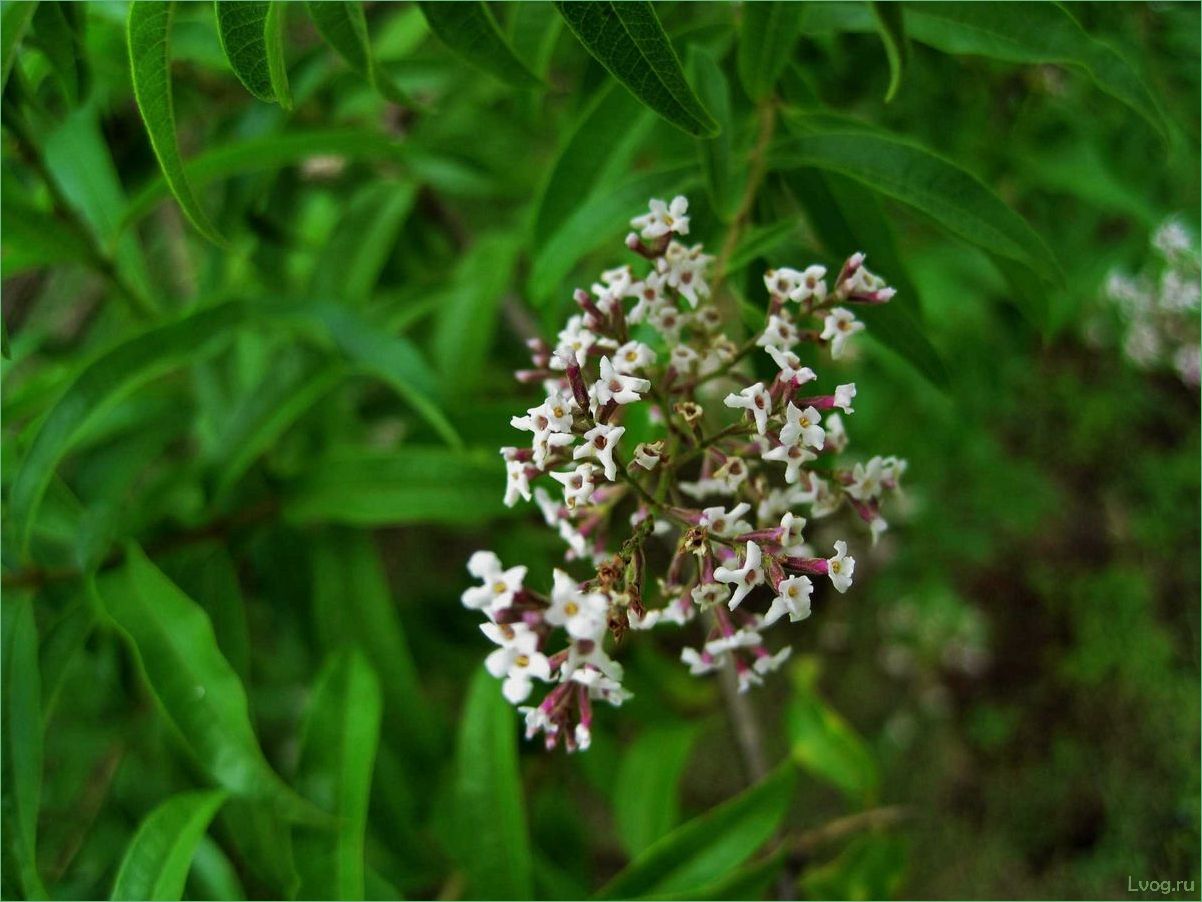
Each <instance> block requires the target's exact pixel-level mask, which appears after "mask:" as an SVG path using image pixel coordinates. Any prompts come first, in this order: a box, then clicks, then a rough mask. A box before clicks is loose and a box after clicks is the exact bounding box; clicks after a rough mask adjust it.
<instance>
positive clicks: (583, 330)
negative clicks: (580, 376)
mask: <svg viewBox="0 0 1202 902" xmlns="http://www.w3.org/2000/svg"><path fill="white" fill-rule="evenodd" d="M596 343H597V336H596V335H595V334H593V332H592V331H590V330H589V329H588V328H587V327H586V326H585V324H584V317H583V316H581V315H580V314H577V315H576V316H573V317H571V318H570V319H569V320H568V323H567V325H566V326H565V327H564V328H563V329H562V330H561V331H560V333H559V343H558V344H557V345H556V346H555V355H554V356H553V357H552V358H551V368H552V369H557V370H562V369H564V368H565V366H564V363H563V360H562V355H564V354H568V355H570V356H571V357H573V358H574V359H575V360H576V365H577V366H584V361H586V360H587V359H588V352H589V348H591V347H592V346H593V345H594V344H596Z"/></svg>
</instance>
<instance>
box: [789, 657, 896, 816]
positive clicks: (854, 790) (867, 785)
mask: <svg viewBox="0 0 1202 902" xmlns="http://www.w3.org/2000/svg"><path fill="white" fill-rule="evenodd" d="M792 673H793V698H792V699H791V700H790V702H789V706H788V708H787V709H786V711H785V724H786V729H787V732H788V736H789V742H790V746H791V749H792V751H791V754H792V757H793V760H794V761H795V762H796V763H797V765H798V766H800V767H803V768H805V769H806V770H808V771H810V772H811V773H813V774H814V775H816V776H818V777H820V778H822V779H823V780H826V781H827V782H828V783H831V784H832V785H834V786H836V787H838V788H839V789H840V790H841V791H842V792H843V793H844V794H846V795H847V796H848V798H850V799H853V800H854V801H857V802H865V803H867V802H871V801H872V800H873V799H874V798H875V797H876V794H877V789H878V787H879V785H880V775H879V773H878V771H877V766H876V761H875V760H874V759H873V757H872V753H871V752H869V750H868V747H867V746H866V745H865V744H864V740H862V739H861V738H860V737H859V735H858V734H857V733H856V732H855V730H853V729H852V728H851V727H850V726H849V725H848V723H847V721H845V720H844V719H843V718H842V717H840V716H839V713H838V712H837V711H835V710H834V709H832V708H831V707H830V706H829V705H827V704H826V702H824V701H823V700H822V698H821V697H820V696H819V695H818V692H817V690H816V688H815V686H814V683H815V681H816V680H817V671H816V667H815V666H814V665H813V664H812V662H810V661H807V660H801V661H798V662H797V665H796V666H795V667H794V668H793V671H792Z"/></svg>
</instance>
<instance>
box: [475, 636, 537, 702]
mask: <svg viewBox="0 0 1202 902" xmlns="http://www.w3.org/2000/svg"><path fill="white" fill-rule="evenodd" d="M484 666H485V667H486V668H487V669H488V672H489V673H491V674H492V675H493V676H494V677H497V678H498V679H500V678H501V677H504V678H505V682H504V683H503V684H502V686H501V693H502V694H503V695H504V696H505V698H506V699H508V700H509V702H510V703H511V704H514V705H516V704H517V703H518V702H521V701H525V700H526V698H527V697H528V696H529V695H530V690H531V688H532V687H531V682H532V681H533V680H536V679H537V680H543V681H548V680H550V679H551V665H550V662H549V661H547V656H546V655H544V654H542V653H541V652H539V651H538V634H537V633H535V632H532V631H529V632H524V633H518V634H517V636H516V637H515V639H514V641H513V642H512V643H511V644H509V645H503V646H501V647H500V648H498V649H496V650H495V651H493V652H492V653H491V654H490V655H489V656H488V657H487V658H485V659H484Z"/></svg>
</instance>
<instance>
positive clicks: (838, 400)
mask: <svg viewBox="0 0 1202 902" xmlns="http://www.w3.org/2000/svg"><path fill="white" fill-rule="evenodd" d="M855 396H856V384H855V383H854V382H848V383H847V384H846V385H836V386H835V406H836V407H838V408H839V409H840V410H842V411H843V412H844V413H855V410H853V409H852V406H851V400H852V398H854V397H855Z"/></svg>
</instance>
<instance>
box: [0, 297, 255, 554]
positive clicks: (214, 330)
mask: <svg viewBox="0 0 1202 902" xmlns="http://www.w3.org/2000/svg"><path fill="white" fill-rule="evenodd" d="M243 317H244V308H243V307H242V306H241V305H240V304H237V303H228V304H222V305H220V306H217V307H210V308H208V309H206V310H202V311H200V312H199V313H194V314H192V315H191V316H188V317H185V318H183V319H181V320H177V321H176V322H173V323H168V324H166V325H163V326H158V327H156V328H153V329H150V330H149V331H147V332H144V333H142V334H141V335H139V336H137V337H135V338H131V339H129V340H127V341H125V342H123V343H122V344H119V345H117V346H116V347H115V348H113V349H112V350H110V351H108V352H107V353H105V354H102V355H101V356H100V357H98V358H97V359H96V360H94V361H93V362H92V363H91V364H89V365H88V366H87V367H85V368H84V370H83V371H82V372H81V373H80V374H79V375H78V376H77V377H76V378H75V381H74V382H73V383H72V384H71V386H70V387H69V388H68V389H67V391H66V392H65V393H64V394H63V395H62V397H60V398H59V399H58V401H57V402H56V403H55V405H54V407H53V408H52V409H51V411H50V413H49V414H47V416H46V418H45V419H44V420H43V421H42V425H41V427H40V428H39V429H38V432H37V434H36V435H35V436H34V438H33V441H32V443H31V444H30V446H29V450H28V451H27V452H26V454H25V457H24V459H23V460H22V461H21V463H20V467H19V469H18V470H17V473H16V476H15V477H14V478H13V485H12V489H11V492H10V494H9V516H10V517H11V521H10V522H11V523H12V526H13V530H14V534H15V536H16V538H17V542H18V544H19V545H20V547H25V546H26V545H27V544H28V540H29V532H30V528H31V526H32V523H33V519H34V516H35V515H36V514H37V509H38V505H39V504H40V503H41V500H42V496H43V495H44V494H45V492H46V486H47V485H48V484H49V483H50V477H51V476H53V475H54V470H55V468H56V467H57V466H58V463H59V461H60V460H62V458H63V455H64V454H66V453H67V451H69V450H70V448H71V445H72V442H73V441H74V439H75V437H76V436H77V435H78V434H79V433H80V431H81V429H82V428H83V427H84V426H85V425H86V424H87V423H88V422H89V420H90V419H91V418H92V417H93V416H95V415H96V414H97V413H99V412H100V411H102V410H104V409H105V408H106V407H107V406H108V405H109V404H111V403H112V402H114V401H115V400H117V399H119V398H120V397H121V396H122V395H124V394H125V393H126V392H128V391H130V390H131V389H132V388H134V387H136V386H138V385H140V384H142V383H144V382H146V381H148V380H150V379H152V378H154V377H155V376H159V375H162V374H163V373H165V372H168V371H170V370H172V369H175V368H177V367H179V366H181V365H183V364H184V363H187V362H189V361H192V360H196V359H198V358H199V357H202V356H204V355H205V354H207V353H209V352H210V351H212V350H213V349H214V347H215V346H216V345H217V343H218V342H220V340H221V339H223V338H226V337H229V336H230V335H231V334H233V329H234V328H235V327H236V326H237V325H238V324H240V323H241V322H242V320H243Z"/></svg>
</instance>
